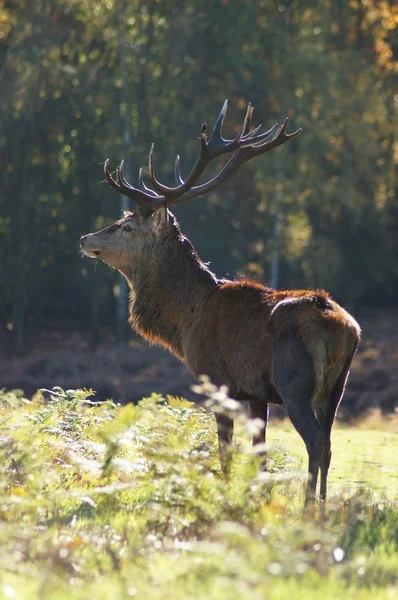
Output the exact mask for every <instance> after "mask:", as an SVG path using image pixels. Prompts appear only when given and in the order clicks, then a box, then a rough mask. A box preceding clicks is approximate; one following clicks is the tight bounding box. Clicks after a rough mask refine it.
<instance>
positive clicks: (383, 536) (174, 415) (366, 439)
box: [0, 389, 398, 600]
mask: <svg viewBox="0 0 398 600" xmlns="http://www.w3.org/2000/svg"><path fill="white" fill-rule="evenodd" d="M93 399H94V397H93V396H90V395H89V393H88V392H86V391H82V390H78V391H74V390H69V391H67V392H64V391H63V390H61V389H55V390H54V391H53V392H52V394H50V395H49V394H46V398H44V397H43V395H42V394H40V393H38V394H36V396H35V397H34V398H33V399H32V401H31V402H30V401H29V402H28V401H27V400H26V399H24V398H23V396H22V394H18V393H15V392H14V393H11V392H8V393H7V392H2V393H1V394H0V455H1V456H0V470H1V478H0V516H1V519H0V598H18V599H25V598H26V599H28V598H29V600H34V599H36V598H37V599H40V600H42V599H52V598H57V599H60V600H62V599H67V598H68V599H69V598H71V599H87V598H96V599H111V598H112V599H114V598H133V597H135V598H145V599H150V600H151V599H154V600H157V599H159V600H160V599H162V600H163V599H164V598H173V599H175V600H180V599H181V600H185V599H189V598H193V599H198V600H201V599H203V600H204V599H206V600H208V599H209V598H211V599H212V600H224V599H228V600H234V599H235V598H236V599H238V598H239V600H240V599H241V598H242V597H246V598H250V599H253V600H257V599H258V600H262V599H264V598H267V599H271V600H272V599H276V598H278V599H279V598H286V597H289V596H290V597H291V598H294V599H295V600H300V599H301V598H303V599H304V598H305V600H311V599H315V598H317V599H318V598H319V597H320V596H321V597H322V599H323V600H327V599H329V598H330V599H332V598H333V599H335V598H343V597H344V598H355V599H362V598H364V599H365V598H372V600H378V599H383V600H384V599H385V598H397V597H398V593H397V591H396V586H397V583H398V506H397V500H396V498H397V495H396V492H397V472H398V468H396V464H395V463H396V460H395V457H396V455H397V450H398V440H397V437H398V436H397V435H396V433H397V431H396V429H395V427H396V421H395V422H393V421H389V422H388V423H387V422H386V427H385V429H386V431H381V430H380V429H376V428H375V427H374V426H373V424H372V422H368V424H366V423H362V424H360V425H359V426H358V427H356V428H353V427H342V426H340V427H336V428H335V430H334V434H333V445H334V456H333V461H332V471H331V476H330V500H329V502H328V505H327V508H326V511H325V514H322V513H321V511H320V510H319V509H315V510H314V511H311V512H308V513H303V512H302V503H303V488H304V480H303V475H304V474H305V470H306V457H305V450H304V448H303V444H302V441H301V439H300V438H299V437H298V435H297V434H296V433H295V432H294V431H293V430H292V428H291V426H290V425H288V424H287V423H286V422H283V423H271V425H270V428H269V443H270V451H269V466H270V472H269V473H267V474H262V473H260V472H259V470H258V463H257V458H256V456H255V455H253V453H252V452H251V450H250V444H249V432H250V429H251V427H252V424H251V423H250V422H249V421H248V420H247V419H246V418H245V417H244V415H241V414H239V415H238V428H237V440H236V443H235V450H234V455H233V458H232V469H231V476H230V477H229V478H228V479H225V478H224V477H222V476H221V474H220V472H219V463H218V456H217V449H216V440H215V426H214V419H213V417H212V415H211V414H210V413H209V412H207V411H205V410H204V409H198V408H194V407H192V406H191V405H189V404H188V403H187V402H185V401H184V400H182V399H178V398H168V399H164V398H162V397H160V396H157V395H153V396H152V397H151V398H147V399H144V400H142V401H141V403H140V404H139V405H138V406H132V405H127V406H124V407H120V406H116V405H115V404H114V403H113V402H107V403H104V404H101V405H95V403H93ZM232 408H234V407H232Z"/></svg>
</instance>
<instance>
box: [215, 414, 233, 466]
mask: <svg viewBox="0 0 398 600" xmlns="http://www.w3.org/2000/svg"><path fill="white" fill-rule="evenodd" d="M215 417H216V422H217V433H218V450H219V453H220V465H221V470H222V472H223V473H224V475H226V476H228V475H229V473H230V469H231V443H232V438H233V434H234V421H233V419H231V417H228V416H227V415H224V414H220V413H216V414H215Z"/></svg>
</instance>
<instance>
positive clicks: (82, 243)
mask: <svg viewBox="0 0 398 600" xmlns="http://www.w3.org/2000/svg"><path fill="white" fill-rule="evenodd" d="M86 238H87V236H86V235H82V237H81V238H80V245H81V246H84V242H85V241H86Z"/></svg>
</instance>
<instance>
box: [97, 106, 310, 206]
mask: <svg viewBox="0 0 398 600" xmlns="http://www.w3.org/2000/svg"><path fill="white" fill-rule="evenodd" d="M227 107H228V100H225V102H224V105H223V107H222V109H221V112H220V114H219V115H218V117H217V120H216V122H215V125H214V128H213V131H212V133H211V135H210V138H209V139H208V138H207V125H206V123H204V124H203V125H202V132H201V136H200V151H199V155H198V157H197V159H196V161H195V164H194V166H193V167H192V170H191V172H190V173H189V175H188V177H187V178H186V179H185V180H184V179H183V178H182V176H181V169H180V157H179V156H178V155H177V156H176V160H175V166H174V176H175V181H176V184H177V185H176V186H175V187H168V186H166V185H163V184H162V183H160V182H159V181H158V180H157V179H156V176H155V167H154V159H153V152H154V144H152V145H151V149H150V151H149V161H148V176H149V179H150V182H151V184H152V187H153V188H154V189H153V190H152V189H150V188H148V187H147V186H146V185H145V183H144V181H143V171H142V169H140V172H139V177H138V183H139V186H140V189H137V188H135V187H133V186H132V185H130V184H129V183H128V182H127V181H126V180H125V178H124V175H123V164H124V162H123V161H122V162H121V163H120V166H119V167H117V168H116V179H114V178H113V174H111V173H110V172H109V159H107V160H106V161H105V166H104V171H105V178H106V182H107V183H109V184H110V185H111V186H112V187H113V188H115V189H116V190H117V191H118V192H120V193H122V194H124V195H126V196H128V197H129V198H131V199H132V200H134V201H135V202H137V203H138V204H139V205H140V207H141V208H142V209H143V210H144V211H145V212H153V211H154V210H156V209H157V208H159V207H161V206H165V205H167V206H175V205H177V204H183V203H184V202H187V201H188V200H191V199H192V198H196V197H197V196H202V195H203V194H206V193H207V192H209V191H210V190H213V189H215V188H216V187H218V186H219V185H220V184H221V183H222V182H223V181H225V179H226V178H227V177H228V176H229V175H230V174H231V173H233V172H234V171H236V169H238V168H239V167H240V166H241V165H242V164H243V163H245V162H247V161H249V160H251V159H252V158H254V157H256V156H259V155H260V154H265V152H269V150H272V149H273V148H276V147H277V146H281V145H282V144H284V143H285V142H287V141H288V140H290V139H292V138H295V137H297V136H298V135H299V134H300V133H301V129H298V130H297V131H295V132H294V133H291V134H287V133H286V129H287V123H288V119H287V118H286V119H285V121H284V123H283V125H278V124H275V125H274V126H273V127H271V129H269V130H268V131H266V132H264V133H260V134H259V135H257V134H258V132H259V131H260V129H261V125H259V126H258V127H256V128H255V129H253V130H252V131H250V127H251V121H252V117H253V110H254V108H253V107H252V106H251V104H250V103H249V104H248V107H247V111H246V116H245V119H244V121H243V124H242V127H241V129H240V131H239V133H238V135H237V136H236V137H235V138H234V139H232V140H226V139H224V138H223V137H222V126H223V123H224V119H225V115H226V112H227ZM231 152H232V153H233V154H232V156H231V158H230V159H229V161H228V162H227V163H226V164H225V165H224V167H223V168H222V169H221V171H220V172H219V173H218V174H217V175H216V176H215V177H214V178H213V179H211V180H210V181H207V182H206V183H203V184H201V185H197V186H195V185H194V184H195V183H196V182H197V181H198V179H199V177H200V176H201V174H202V173H203V172H204V170H205V168H206V167H207V165H208V164H209V163H210V162H211V161H212V160H213V159H214V158H217V157H219V156H222V155H224V154H230V153H231ZM154 190H155V191H154Z"/></svg>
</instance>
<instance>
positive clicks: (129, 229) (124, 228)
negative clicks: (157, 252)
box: [123, 225, 133, 233]
mask: <svg viewBox="0 0 398 600" xmlns="http://www.w3.org/2000/svg"><path fill="white" fill-rule="evenodd" d="M123 231H127V233H128V232H130V231H133V228H132V227H131V225H125V226H124V227H123Z"/></svg>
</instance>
